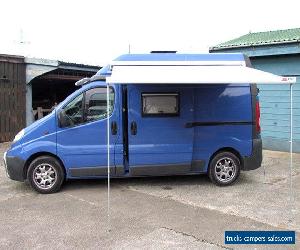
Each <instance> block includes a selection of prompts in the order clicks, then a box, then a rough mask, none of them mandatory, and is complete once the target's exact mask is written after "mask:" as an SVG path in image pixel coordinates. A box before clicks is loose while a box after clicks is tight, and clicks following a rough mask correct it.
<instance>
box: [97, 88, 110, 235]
mask: <svg viewBox="0 0 300 250" xmlns="http://www.w3.org/2000/svg"><path fill="white" fill-rule="evenodd" d="M109 115H110V114H109V83H107V85H106V116H107V119H106V121H107V129H106V133H107V225H108V227H107V228H108V232H110V126H109V124H110V120H109ZM99 136H101V135H99Z"/></svg>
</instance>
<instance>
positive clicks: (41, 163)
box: [27, 156, 64, 194]
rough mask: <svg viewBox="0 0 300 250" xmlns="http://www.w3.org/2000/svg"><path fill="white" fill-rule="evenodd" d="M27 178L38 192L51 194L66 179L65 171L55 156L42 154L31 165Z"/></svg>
mask: <svg viewBox="0 0 300 250" xmlns="http://www.w3.org/2000/svg"><path fill="white" fill-rule="evenodd" d="M27 179H28V181H29V184H30V186H31V187H32V188H33V189H35V190H36V191H37V192H39V193H42V194H51V193H55V192H57V191H58V190H59V189H60V187H61V185H62V183H63V181H64V171H63V168H62V166H61V164H60V162H59V161H58V160H57V159H55V158H54V157H51V156H40V157H38V158H36V159H35V160H33V161H32V162H31V164H30V165H29V168H28V171H27Z"/></svg>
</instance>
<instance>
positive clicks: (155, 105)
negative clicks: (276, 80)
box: [4, 53, 262, 193]
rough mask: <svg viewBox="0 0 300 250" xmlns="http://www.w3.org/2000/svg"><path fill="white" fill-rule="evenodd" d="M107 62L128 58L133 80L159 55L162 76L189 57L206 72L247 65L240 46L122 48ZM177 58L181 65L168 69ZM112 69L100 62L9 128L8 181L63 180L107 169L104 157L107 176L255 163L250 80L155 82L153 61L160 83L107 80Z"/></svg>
mask: <svg viewBox="0 0 300 250" xmlns="http://www.w3.org/2000/svg"><path fill="white" fill-rule="evenodd" d="M114 62H115V63H116V64H117V65H119V67H120V68H121V69H122V70H123V73H122V72H121V73H122V74H125V75H126V74H127V73H126V72H128V71H130V69H132V68H130V67H131V66H134V68H133V70H131V71H130V72H131V73H130V74H131V77H133V78H134V77H135V74H136V77H137V78H134V79H138V78H139V77H143V74H142V73H141V74H139V75H138V71H139V70H140V69H145V70H148V68H149V67H150V66H151V65H156V66H157V67H161V68H160V69H162V70H166V68H163V67H164V66H166V65H165V64H163V63H161V62H169V63H167V64H168V67H169V69H171V71H170V70H169V71H170V72H171V76H174V75H175V76H176V74H177V72H179V71H180V70H181V69H183V70H187V68H191V71H192V70H194V69H195V68H193V66H195V65H196V64H197V65H199V64H201V65H202V66H203V65H204V66H206V68H209V69H208V70H210V71H211V70H212V69H213V68H212V66H213V67H214V68H217V67H219V66H221V65H223V66H224V65H225V66H227V67H228V70H229V68H230V67H231V65H237V64H240V65H242V66H243V67H245V68H246V67H251V65H250V62H249V60H248V59H247V57H245V56H244V55H242V54H168V53H166V54H128V55H123V56H121V57H119V58H117V59H116V60H115V61H114ZM146 62H148V63H146ZM180 62H183V63H182V64H183V65H184V66H185V67H184V66H183V67H182V68H180V69H179V68H174V67H175V66H174V65H178V63H179V64H180ZM196 62H197V63H196ZM120 65H127V67H125V68H122V66H120ZM149 65H150V66H149ZM210 66H211V67H210ZM225 66H224V67H225ZM138 67H139V68H138ZM224 67H223V68H224ZM151 69H152V68H151ZM177 69H178V71H177ZM225 70H226V69H225ZM112 72H114V66H107V67H104V68H102V69H101V70H100V71H99V72H98V73H97V74H96V75H95V76H94V77H92V78H90V79H84V80H82V81H80V82H79V84H81V88H80V89H78V90H77V91H75V92H74V93H72V94H71V95H70V96H69V97H67V98H66V99H65V100H64V101H63V102H61V103H60V104H59V105H58V106H57V107H56V108H55V109H54V110H53V111H52V112H51V113H50V114H49V115H47V116H46V117H44V118H42V119H40V120H38V121H36V122H34V123H33V124H31V125H30V126H28V127H26V128H25V129H23V130H22V131H20V132H19V133H18V134H17V135H16V136H15V139H14V141H13V143H12V145H11V148H10V149H9V150H8V151H7V152H5V154H4V162H5V167H6V172H7V175H8V176H9V177H10V178H11V179H12V180H16V181H25V180H26V179H27V180H28V182H29V184H30V185H31V186H32V188H34V189H35V190H36V191H38V192H40V193H53V192H56V191H58V190H59V189H60V188H61V185H62V183H63V181H64V180H68V179H79V178H87V179H89V178H107V174H108V165H107V162H108V157H109V159H110V160H109V162H110V164H109V166H110V167H109V172H110V176H111V177H112V178H127V177H143V176H164V175H198V174H203V173H205V174H208V176H209V178H210V179H211V181H212V182H213V183H215V184H217V185H220V186H225V185H229V184H232V183H233V182H234V181H235V180H236V179H237V178H238V176H239V174H240V171H242V170H253V169H256V168H259V167H260V166H261V162H262V142H261V138H260V124H259V116H260V113H259V102H258V97H257V94H258V90H257V87H256V85H255V84H249V83H241V84H238V83H235V84H232V83H231V82H230V81H229V82H228V84H226V83H225V84H214V82H213V81H210V82H209V79H208V80H207V82H208V83H207V84H205V81H204V82H202V84H194V83H193V82H192V81H190V83H189V82H187V83H185V84H180V81H181V80H180V77H179V78H178V77H176V78H177V79H178V81H179V82H176V83H175V82H174V83H172V84H164V82H165V81H166V80H165V79H164V76H163V75H159V74H158V75H157V74H156V73H155V70H154V71H153V70H152V71H151V70H150V71H149V72H148V74H149V76H147V79H151V78H154V77H156V78H158V79H160V77H161V79H162V80H161V83H162V84H156V83H151V81H150V82H148V83H147V79H145V80H141V81H143V82H141V83H145V84H139V82H137V81H138V80H136V82H134V81H133V83H130V80H126V81H125V80H124V81H125V82H123V83H122V79H121V80H120V81H119V82H118V84H114V82H113V78H112V79H111V81H112V82H110V83H109V84H108V82H107V79H108V78H109V77H111V76H112V75H113V73H112ZM170 72H169V73H170ZM172 72H173V73H172ZM121 73H120V74H121ZM122 74H121V75H122ZM128 74H129V73H128ZM132 74H133V76H132ZM200 77H201V76H200ZM203 77H204V78H205V73H203ZM212 77H218V72H216V73H215V75H212ZM124 79H125V78H124ZM170 82H172V81H170ZM107 105H108V108H107ZM108 121H109V122H108ZM108 124H109V127H108V126H107V125H108ZM107 129H108V133H107ZM108 136H109V155H108V145H107V144H108Z"/></svg>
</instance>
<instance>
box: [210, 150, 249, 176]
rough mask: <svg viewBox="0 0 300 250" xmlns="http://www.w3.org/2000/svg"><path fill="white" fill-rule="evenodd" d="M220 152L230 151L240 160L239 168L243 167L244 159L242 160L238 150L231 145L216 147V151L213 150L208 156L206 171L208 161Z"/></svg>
mask: <svg viewBox="0 0 300 250" xmlns="http://www.w3.org/2000/svg"><path fill="white" fill-rule="evenodd" d="M221 152H230V153H232V154H234V155H235V156H236V157H237V158H238V159H239V161H240V164H241V168H242V167H243V165H244V161H243V157H242V156H241V154H240V152H239V151H237V150H236V149H234V148H232V147H224V148H220V149H218V150H217V151H216V152H214V153H213V154H212V155H211V157H210V158H209V162H208V167H207V171H208V170H209V166H210V163H211V161H212V159H213V158H214V157H215V156H216V155H217V154H219V153H221Z"/></svg>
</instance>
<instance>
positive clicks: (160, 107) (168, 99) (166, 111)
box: [142, 93, 179, 116]
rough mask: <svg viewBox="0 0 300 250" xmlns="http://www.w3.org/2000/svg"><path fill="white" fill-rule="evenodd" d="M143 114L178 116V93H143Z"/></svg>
mask: <svg viewBox="0 0 300 250" xmlns="http://www.w3.org/2000/svg"><path fill="white" fill-rule="evenodd" d="M142 115H143V116H178V115H179V94H178V93H142Z"/></svg>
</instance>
